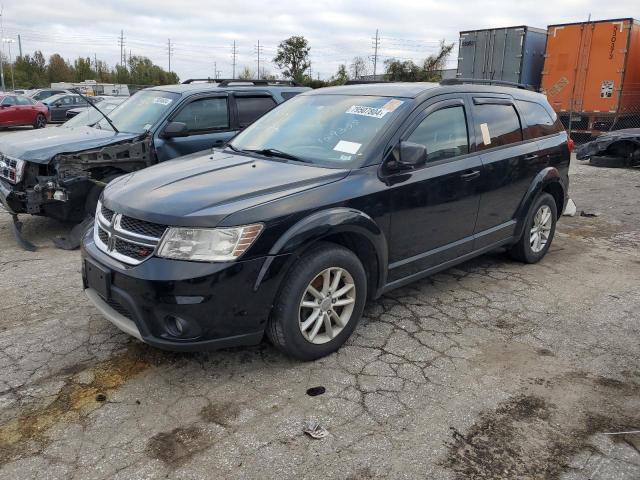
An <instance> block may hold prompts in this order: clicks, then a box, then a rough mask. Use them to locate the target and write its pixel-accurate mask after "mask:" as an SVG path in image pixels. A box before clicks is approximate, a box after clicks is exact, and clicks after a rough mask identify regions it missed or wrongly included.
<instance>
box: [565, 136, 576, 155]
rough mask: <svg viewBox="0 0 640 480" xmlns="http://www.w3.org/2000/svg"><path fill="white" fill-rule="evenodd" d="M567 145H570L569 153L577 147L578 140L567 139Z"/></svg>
mask: <svg viewBox="0 0 640 480" xmlns="http://www.w3.org/2000/svg"><path fill="white" fill-rule="evenodd" d="M567 147H569V153H573V149H574V148H576V142H574V141H573V139H571V138H570V139H569V140H567Z"/></svg>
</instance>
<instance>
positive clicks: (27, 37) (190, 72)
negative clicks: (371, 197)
mask: <svg viewBox="0 0 640 480" xmlns="http://www.w3.org/2000/svg"><path fill="white" fill-rule="evenodd" d="M0 3H2V7H3V11H2V28H3V32H2V36H3V38H5V39H15V40H17V36H18V34H19V35H20V37H21V43H22V50H23V53H25V54H26V53H32V52H33V51H35V50H41V51H42V52H43V53H44V54H45V56H49V55H51V54H52V53H60V54H61V55H62V56H63V57H64V58H67V59H75V58H77V57H78V56H85V57H86V56H88V57H92V58H93V57H94V54H95V55H97V57H98V59H99V60H104V61H106V62H107V63H108V64H109V65H110V66H113V65H115V64H117V63H118V61H119V58H120V46H119V37H120V32H121V30H122V31H124V38H125V40H124V43H125V51H126V53H127V55H128V54H129V53H131V54H132V55H143V56H147V57H149V58H150V59H151V60H153V62H154V63H157V64H158V65H161V66H162V67H163V68H165V69H168V62H169V58H168V57H169V56H168V48H167V44H168V40H169V39H170V40H171V44H172V49H171V50H172V56H171V70H172V71H174V72H176V73H177V74H178V75H179V76H180V78H181V79H182V80H185V79H187V78H203V77H210V76H214V75H215V72H214V66H215V69H217V71H218V75H219V77H220V78H230V77H231V74H232V45H233V42H234V41H235V42H236V51H237V55H236V73H238V72H239V71H240V70H241V69H242V68H243V67H245V66H246V67H249V68H250V69H251V70H253V71H256V69H257V50H258V49H257V44H258V42H260V51H261V55H260V61H261V66H260V69H261V70H262V69H263V68H264V69H266V70H267V71H268V72H270V73H273V74H276V75H278V74H279V70H278V68H277V67H276V66H275V65H274V64H273V62H272V59H273V57H274V56H275V54H276V49H277V46H278V44H279V42H280V41H282V40H284V39H285V38H287V37H289V36H292V35H302V36H304V37H305V38H306V39H307V40H308V41H309V45H310V47H311V52H310V58H311V70H312V75H313V77H314V78H317V77H318V75H319V77H320V78H321V79H328V78H329V77H330V76H331V75H333V74H334V73H335V72H336V70H337V69H338V66H339V65H340V64H342V63H345V64H347V65H349V64H350V63H351V60H352V59H353V57H355V56H362V57H364V58H365V59H366V60H367V62H368V63H369V72H368V73H373V65H372V62H371V60H370V57H372V56H373V53H374V48H373V46H374V40H373V38H374V36H375V33H376V29H377V30H378V32H379V48H378V66H377V73H381V71H382V68H383V67H382V64H383V63H384V60H386V59H388V58H392V57H393V58H399V59H402V60H405V59H411V60H414V61H416V62H419V61H421V60H422V59H424V58H425V57H426V56H428V55H429V54H431V53H434V52H435V51H436V50H437V48H438V43H439V41H440V40H441V39H444V40H445V41H447V42H455V43H456V51H454V54H453V55H452V56H451V58H450V60H449V64H448V67H451V68H455V66H456V62H457V60H456V58H457V42H458V34H459V32H460V31H461V30H473V29H480V28H493V27H505V26H515V25H529V26H533V27H542V28H545V27H546V26H547V25H551V24H557V23H566V22H577V21H585V20H586V19H587V18H588V17H589V15H590V14H591V16H592V19H594V20H599V19H607V18H621V17H636V18H639V17H640V2H639V1H638V0H615V1H610V2H605V3H603V2H602V1H600V0H554V1H550V0H538V1H531V0H520V1H518V0H485V1H478V0H448V1H444V0H399V1H390V0H387V1H379V0H353V1H348V2H347V1H344V2H339V1H323V0H314V1H305V0H297V1H292V0H278V1H277V2H276V1H274V2H269V1H264V0H262V1H256V0H246V1H244V0H238V1H236V2H229V1H225V2H220V1H212V0H209V1H206V0H172V1H165V0H101V1H94V0H56V1H55V2H54V1H51V0H46V1H45V0H26V1H25V0H4V1H3V0H0ZM3 46H4V49H5V55H7V54H8V53H9V52H8V47H9V46H10V47H11V54H12V55H13V56H15V54H16V52H17V50H18V44H17V43H11V44H9V43H3Z"/></svg>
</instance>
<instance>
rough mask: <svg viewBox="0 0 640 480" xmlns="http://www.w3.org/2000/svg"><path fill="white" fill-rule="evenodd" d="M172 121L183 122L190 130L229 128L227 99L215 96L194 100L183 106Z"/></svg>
mask: <svg viewBox="0 0 640 480" xmlns="http://www.w3.org/2000/svg"><path fill="white" fill-rule="evenodd" d="M173 121H174V122H183V123H185V124H186V125H187V129H188V130H189V131H190V132H203V131H208V130H223V129H225V128H229V115H228V110H227V99H226V98H225V97H216V98H203V99H200V100H195V101H193V102H191V103H190V104H188V105H187V106H186V107H184V108H183V109H182V110H181V111H180V113H178V115H176V117H175V118H174V119H173Z"/></svg>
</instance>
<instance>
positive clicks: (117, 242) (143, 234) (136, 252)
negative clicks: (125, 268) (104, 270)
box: [93, 203, 167, 265]
mask: <svg viewBox="0 0 640 480" xmlns="http://www.w3.org/2000/svg"><path fill="white" fill-rule="evenodd" d="M166 229H167V226H166V225H159V224H157V223H152V222H146V221H144V220H139V219H137V218H132V217H127V216H125V215H122V214H120V213H116V212H114V211H113V210H110V209H108V208H106V207H105V206H104V205H102V203H100V204H99V206H98V215H97V218H96V222H95V226H94V230H93V239H94V241H95V242H96V245H97V247H98V248H99V249H100V250H102V251H103V252H105V253H106V254H107V255H109V256H111V257H113V258H115V259H116V260H120V261H121V262H123V263H127V264H130V265H138V264H140V263H142V262H143V261H145V260H146V259H147V258H149V257H151V256H152V255H153V253H154V252H155V250H156V247H157V246H158V243H160V238H161V237H162V235H163V234H164V231H165V230H166Z"/></svg>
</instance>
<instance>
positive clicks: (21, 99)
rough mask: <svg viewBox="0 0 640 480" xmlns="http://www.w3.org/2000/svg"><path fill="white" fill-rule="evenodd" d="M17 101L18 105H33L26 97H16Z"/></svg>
mask: <svg viewBox="0 0 640 480" xmlns="http://www.w3.org/2000/svg"><path fill="white" fill-rule="evenodd" d="M16 98H17V99H18V105H32V104H33V103H32V102H31V100H30V99H29V98H27V97H16Z"/></svg>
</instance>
